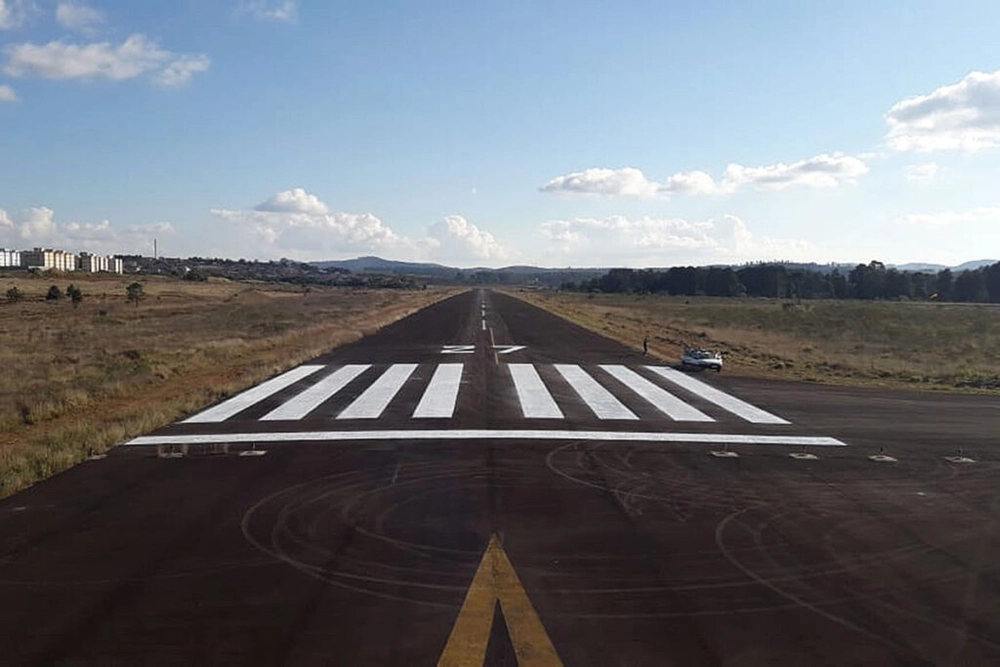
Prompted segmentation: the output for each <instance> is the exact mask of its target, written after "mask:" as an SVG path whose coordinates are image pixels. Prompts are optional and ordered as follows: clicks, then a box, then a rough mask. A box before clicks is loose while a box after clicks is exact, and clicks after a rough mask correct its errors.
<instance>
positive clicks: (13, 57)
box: [4, 33, 210, 86]
mask: <svg viewBox="0 0 1000 667" xmlns="http://www.w3.org/2000/svg"><path fill="white" fill-rule="evenodd" d="M5 51H6V53H7V56H8V60H7V65H6V66H5V67H4V72H6V73H7V74H9V75H10V76H15V77H22V76H39V77H42V78H45V79H84V80H88V79H110V80H112V81H124V80H127V79H134V78H136V77H140V76H144V75H150V76H151V77H152V79H153V80H154V81H155V82H157V83H159V84H161V85H164V86H178V85H182V84H184V83H186V82H187V81H188V79H190V77H191V75H192V74H193V73H194V72H201V71H204V70H206V69H208V66H209V64H210V61H209V59H208V56H204V55H184V54H177V53H173V52H171V51H167V50H165V49H162V48H160V47H159V45H158V44H157V43H156V41H155V40H152V39H150V38H148V37H146V36H145V35H143V34H138V33H137V34H134V35H130V36H129V37H128V38H127V39H126V40H125V41H124V42H122V43H121V44H119V45H117V46H115V45H113V44H110V43H108V42H98V43H92V44H83V45H77V44H67V43H65V42H61V41H54V42H49V43H48V44H41V45H39V44H17V45H14V46H9V47H7V48H6V49H5Z"/></svg>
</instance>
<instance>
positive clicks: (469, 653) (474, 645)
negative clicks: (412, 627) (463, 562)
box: [438, 535, 563, 667]
mask: <svg viewBox="0 0 1000 667" xmlns="http://www.w3.org/2000/svg"><path fill="white" fill-rule="evenodd" d="M497 601H499V602H500V609H501V610H502V611H503V617H504V619H505V620H506V622H507V631H508V633H509V634H510V639H511V643H512V644H513V645H514V654H515V655H516V656H517V664H518V665H519V667H562V664H563V663H562V660H560V659H559V654H558V653H556V649H555V647H554V646H552V642H551V640H549V635H548V633H546V632H545V627H544V626H543V625H542V621H541V619H540V618H539V617H538V612H536V611H535V608H534V607H533V606H532V604H531V600H530V599H529V598H528V593H527V592H526V591H525V590H524V586H523V585H521V580H520V579H519V578H518V576H517V572H515V571H514V566H513V565H511V563H510V559H509V558H507V554H506V553H505V552H504V550H503V547H501V546H500V540H499V539H497V536H496V535H494V536H493V537H492V538H490V543H489V546H487V547H486V553H484V554H483V560H482V561H481V562H480V563H479V569H478V570H476V576H475V577H473V578H472V585H470V586H469V591H468V593H466V595H465V602H464V603H463V604H462V609H461V610H460V611H459V612H458V620H456V621H455V626H454V627H453V628H452V630H451V635H450V636H449V637H448V643H447V644H446V645H445V647H444V652H443V653H442V654H441V658H440V659H439V660H438V667H482V665H483V662H484V661H485V660H486V647H487V644H488V643H489V640H490V630H492V628H493V613H494V610H495V608H496V603H497Z"/></svg>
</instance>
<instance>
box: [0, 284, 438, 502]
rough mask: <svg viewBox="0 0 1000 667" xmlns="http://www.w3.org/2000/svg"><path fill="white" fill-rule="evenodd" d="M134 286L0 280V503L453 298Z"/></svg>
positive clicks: (431, 293) (430, 293)
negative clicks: (15, 297)
mask: <svg viewBox="0 0 1000 667" xmlns="http://www.w3.org/2000/svg"><path fill="white" fill-rule="evenodd" d="M134 281H135V278H134V277H124V278H123V277H87V276H80V275H72V274H69V275H65V276H42V277H38V278H29V277H27V276H26V275H25V274H23V273H11V274H0V285H2V286H3V292H6V291H7V289H8V288H10V287H11V286H15V285H16V286H17V287H18V289H19V290H20V291H21V292H22V293H23V294H24V295H25V299H24V300H22V301H19V302H14V303H11V302H10V301H8V299H6V298H5V297H4V296H3V294H0V339H2V340H3V346H2V348H0V369H2V372H0V496H6V495H9V494H11V493H14V492H16V491H17V490H19V489H22V488H24V487H26V486H28V485H29V484H32V483H33V482H35V481H37V480H39V479H42V478H44V477H47V476H49V475H52V474H54V473H56V472H58V471H60V470H63V469H65V468H67V467H69V466H71V465H73V464H75V463H77V462H78V461H80V460H82V459H84V458H86V457H87V456H91V455H99V454H101V453H103V452H105V451H106V450H107V449H108V448H110V447H112V446H114V445H115V444H117V443H120V442H122V441H124V440H126V439H128V438H131V437H133V436H136V435H139V434H142V433H145V432H147V431H149V430H151V429H154V428H157V427H159V426H162V425H164V424H167V423H169V422H171V421H174V420H175V419H177V418H179V417H180V416H182V415H184V414H186V413H189V412H192V411H194V410H197V409H198V408H199V407H201V406H204V405H205V404H207V403H210V402H213V401H215V400H218V399H219V398H221V397H224V396H228V395H231V394H233V393H235V392H237V391H239V390H241V389H243V388H245V387H248V386H250V385H253V384H255V383H257V382H259V381H261V380H263V379H265V378H266V377H268V376H270V375H273V374H275V373H277V372H279V371H282V370H284V369H287V368H289V367H292V366H294V365H297V364H299V363H301V362H302V361H304V360H306V359H309V358H311V357H313V356H315V355H317V354H320V353H322V352H325V351H327V350H329V349H331V348H333V347H336V346H338V345H342V344H344V343H347V342H349V341H352V340H355V339H357V338H359V337H360V336H362V335H363V334H364V332H366V331H371V330H374V329H377V328H378V327H380V326H383V325H385V324H387V323H389V322H392V321H395V320H397V319H400V318H401V317H403V316H405V315H407V314H409V313H411V312H414V311H416V310H418V309H420V308H422V307H423V306H425V305H427V304H429V303H431V302H433V301H437V300H439V299H441V298H444V297H445V296H447V295H448V294H451V293H454V292H455V290H436V289H428V290H424V291H401V290H378V291H374V290H355V289H340V288H318V287H312V288H308V289H306V288H302V287H296V286H283V285H273V284H252V283H228V282H210V283H195V282H185V281H179V280H174V279H162V278H157V277H147V278H143V279H141V282H142V284H143V288H144V293H145V298H144V299H143V300H142V301H141V302H140V304H139V305H138V306H135V305H132V304H129V303H128V302H127V301H126V298H125V294H126V291H125V287H126V285H128V284H129V283H131V282H134ZM70 283H74V284H75V285H76V286H77V287H79V288H80V289H81V290H82V291H83V294H84V299H83V301H82V302H81V303H80V304H79V305H78V306H77V307H74V305H73V304H72V303H71V301H70V299H69V298H63V299H60V300H58V301H47V300H45V298H44V296H45V294H46V292H47V291H48V289H49V287H50V286H51V285H53V284H54V285H57V286H58V287H59V288H60V290H62V291H64V292H65V290H66V287H67V286H68V285H69V284H70Z"/></svg>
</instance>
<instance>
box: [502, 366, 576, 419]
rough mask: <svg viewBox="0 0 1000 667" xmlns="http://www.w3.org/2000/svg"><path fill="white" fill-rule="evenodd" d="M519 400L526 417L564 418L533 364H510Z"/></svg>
mask: <svg viewBox="0 0 1000 667" xmlns="http://www.w3.org/2000/svg"><path fill="white" fill-rule="evenodd" d="M508 368H509V369H510V377H511V378H512V379H513V380H514V389H515V391H517V400H518V401H519V402H520V403H521V412H523V413H524V418H525V419H562V418H563V413H562V411H561V410H560V409H559V406H558V405H556V402H555V401H554V400H553V399H552V394H550V393H549V390H548V389H546V388H545V384H544V383H543V382H542V378H541V377H539V376H538V371H536V370H535V367H534V366H532V365H531V364H509V365H508Z"/></svg>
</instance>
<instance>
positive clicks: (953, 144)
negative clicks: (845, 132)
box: [885, 70, 1000, 152]
mask: <svg viewBox="0 0 1000 667" xmlns="http://www.w3.org/2000/svg"><path fill="white" fill-rule="evenodd" d="M885 120H886V123H887V124H888V125H889V131H888V133H887V135H886V140H887V141H888V143H889V146H890V147H891V148H893V149H894V150H897V151H917V152H927V151H936V150H948V149H959V150H964V151H970V152H971V151H977V150H982V149H985V148H993V147H995V146H997V145H1000V70H997V71H995V72H992V73H985V72H972V73H970V74H969V75H968V76H966V77H965V78H964V79H962V80H961V81H959V82H958V83H956V84H952V85H949V86H942V87H940V88H938V89H937V90H935V91H933V92H931V93H929V94H927V95H917V96H915V97H910V98H907V99H905V100H902V101H900V102H897V103H896V104H894V105H893V106H892V108H891V109H889V113H888V114H886V117H885Z"/></svg>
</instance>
